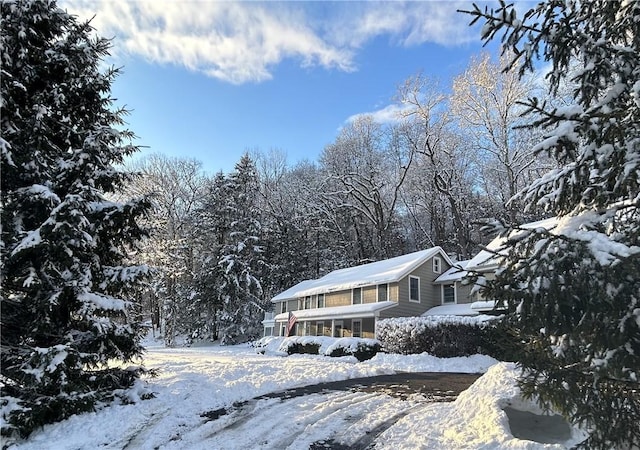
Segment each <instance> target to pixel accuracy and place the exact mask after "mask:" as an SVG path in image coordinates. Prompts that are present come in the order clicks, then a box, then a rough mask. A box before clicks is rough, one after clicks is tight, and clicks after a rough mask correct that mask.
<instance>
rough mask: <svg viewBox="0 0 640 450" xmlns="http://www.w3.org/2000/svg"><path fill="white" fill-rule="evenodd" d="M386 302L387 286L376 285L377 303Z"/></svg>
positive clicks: (387, 296)
mask: <svg viewBox="0 0 640 450" xmlns="http://www.w3.org/2000/svg"><path fill="white" fill-rule="evenodd" d="M387 300H389V285H388V284H379V285H378V301H379V302H386V301H387Z"/></svg>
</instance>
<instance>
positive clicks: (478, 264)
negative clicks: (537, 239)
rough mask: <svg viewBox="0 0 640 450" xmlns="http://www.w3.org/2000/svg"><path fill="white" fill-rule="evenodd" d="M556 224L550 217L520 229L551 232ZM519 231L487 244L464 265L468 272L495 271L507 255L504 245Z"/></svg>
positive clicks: (555, 219) (556, 220) (553, 218)
mask: <svg viewBox="0 0 640 450" xmlns="http://www.w3.org/2000/svg"><path fill="white" fill-rule="evenodd" d="M557 223H558V219H557V218H555V217H552V218H550V219H544V220H540V221H537V222H531V223H525V224H523V225H520V228H523V229H525V230H533V229H536V228H544V229H545V230H551V229H552V228H553V227H554V226H556V224H557ZM519 232H520V231H519V230H515V231H512V232H511V233H510V234H509V236H508V237H506V236H498V237H496V238H495V239H493V240H492V241H491V242H489V243H488V244H487V246H486V247H485V249H484V250H481V251H480V252H479V253H478V254H477V255H476V256H474V257H473V258H471V259H470V260H469V262H468V263H467V265H466V267H465V268H466V269H467V270H468V271H478V272H486V271H489V270H494V269H496V268H497V267H498V266H499V265H500V262H501V260H502V259H503V257H504V255H506V254H507V251H508V248H505V243H506V242H507V240H508V239H509V238H514V237H516V235H517V233H519Z"/></svg>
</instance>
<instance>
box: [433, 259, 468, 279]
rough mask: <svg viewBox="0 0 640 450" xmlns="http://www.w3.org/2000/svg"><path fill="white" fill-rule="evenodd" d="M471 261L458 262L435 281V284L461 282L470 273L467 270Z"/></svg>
mask: <svg viewBox="0 0 640 450" xmlns="http://www.w3.org/2000/svg"><path fill="white" fill-rule="evenodd" d="M469 261H471V260H470V259H467V260H465V261H458V262H456V263H455V264H454V265H453V266H451V267H450V268H449V270H447V271H446V272H445V273H443V274H442V275H440V276H439V277H438V278H436V279H435V280H434V283H451V282H452V281H461V280H462V279H463V278H464V277H466V276H467V274H468V273H469V272H467V271H466V270H465V268H466V267H467V264H469Z"/></svg>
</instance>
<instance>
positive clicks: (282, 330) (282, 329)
mask: <svg viewBox="0 0 640 450" xmlns="http://www.w3.org/2000/svg"><path fill="white" fill-rule="evenodd" d="M286 335H287V325H286V324H282V326H281V327H280V336H286Z"/></svg>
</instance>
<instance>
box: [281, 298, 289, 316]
mask: <svg viewBox="0 0 640 450" xmlns="http://www.w3.org/2000/svg"><path fill="white" fill-rule="evenodd" d="M286 312H287V301H286V300H285V301H283V302H281V306H280V313H281V314H282V313H286Z"/></svg>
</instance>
